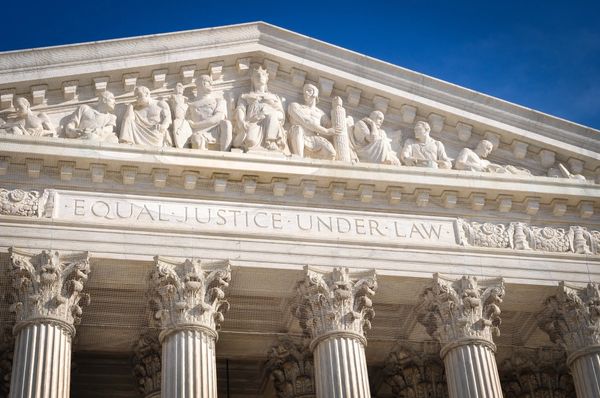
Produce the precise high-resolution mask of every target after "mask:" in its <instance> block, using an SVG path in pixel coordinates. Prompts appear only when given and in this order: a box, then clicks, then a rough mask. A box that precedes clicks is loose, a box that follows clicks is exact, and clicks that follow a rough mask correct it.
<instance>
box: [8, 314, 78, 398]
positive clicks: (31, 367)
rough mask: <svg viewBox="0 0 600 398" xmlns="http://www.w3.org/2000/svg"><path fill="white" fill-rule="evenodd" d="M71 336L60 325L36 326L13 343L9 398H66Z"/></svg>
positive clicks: (69, 374)
mask: <svg viewBox="0 0 600 398" xmlns="http://www.w3.org/2000/svg"><path fill="white" fill-rule="evenodd" d="M70 385H71V335H70V331H67V330H65V328H63V327H62V326H61V325H58V324H54V323H35V324H31V325H29V326H27V327H25V328H23V329H22V330H21V331H20V332H19V334H18V336H17V339H16V341H15V354H14V361H13V371H12V377H11V384H10V395H9V397H10V398H37V397H49V398H68V397H69V391H70Z"/></svg>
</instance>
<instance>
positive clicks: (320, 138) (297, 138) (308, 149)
mask: <svg viewBox="0 0 600 398" xmlns="http://www.w3.org/2000/svg"><path fill="white" fill-rule="evenodd" d="M302 94H303V96H304V104H299V103H298V102H292V103H291V104H290V106H289V107H288V113H289V115H290V123H291V124H292V127H291V129H290V149H291V151H292V153H293V154H295V155H298V156H300V157H304V156H307V157H311V158H317V159H329V160H334V159H335V158H336V152H335V148H334V146H333V144H332V143H331V142H330V141H329V140H328V139H327V138H325V137H333V136H334V135H335V134H336V131H335V129H334V128H332V127H331V120H330V119H329V117H328V116H327V114H326V113H325V112H323V111H322V110H321V109H319V108H317V102H318V100H319V89H318V88H317V87H316V86H314V85H313V84H310V83H307V84H305V85H304V87H303V89H302Z"/></svg>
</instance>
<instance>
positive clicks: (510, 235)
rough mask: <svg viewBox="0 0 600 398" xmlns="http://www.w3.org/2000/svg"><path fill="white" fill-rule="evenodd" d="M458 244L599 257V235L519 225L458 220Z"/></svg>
mask: <svg viewBox="0 0 600 398" xmlns="http://www.w3.org/2000/svg"><path fill="white" fill-rule="evenodd" d="M457 222H458V232H459V234H460V237H461V244H463V245H467V246H475V247H492V248H503V249H504V248H510V249H516V250H536V251H546V252H557V253H576V254H599V253H600V245H599V243H600V231H589V230H588V229H587V228H585V227H581V226H572V227H565V228H555V227H537V226H532V225H528V224H526V223H522V222H513V223H509V224H497V223H480V222H476V221H466V220H463V219H458V221H457Z"/></svg>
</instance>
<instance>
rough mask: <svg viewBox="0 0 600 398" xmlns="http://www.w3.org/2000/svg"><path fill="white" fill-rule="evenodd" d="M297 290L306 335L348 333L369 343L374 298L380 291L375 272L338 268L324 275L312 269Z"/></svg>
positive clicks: (307, 271)
mask: <svg viewBox="0 0 600 398" xmlns="http://www.w3.org/2000/svg"><path fill="white" fill-rule="evenodd" d="M305 271H306V276H305V278H304V280H303V281H302V282H300V283H299V284H298V287H297V302H296V307H295V315H296V316H297V317H298V319H299V320H300V326H301V327H302V330H303V331H304V333H306V334H307V335H309V336H310V337H311V338H312V339H319V338H320V337H322V336H324V335H327V334H329V333H335V332H346V333H349V334H353V335H356V336H358V337H360V338H361V339H362V340H363V342H366V340H365V337H364V334H365V331H367V330H369V329H370V328H371V319H373V317H374V316H375V311H373V301H372V299H373V296H374V295H375V290H376V289H377V279H376V277H375V272H374V271H371V272H369V273H356V274H353V273H350V271H349V270H348V269H347V268H334V269H333V271H332V272H329V273H324V272H320V271H316V270H312V269H309V268H306V269H305Z"/></svg>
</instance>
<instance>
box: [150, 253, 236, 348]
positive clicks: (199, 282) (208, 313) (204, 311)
mask: <svg viewBox="0 0 600 398" xmlns="http://www.w3.org/2000/svg"><path fill="white" fill-rule="evenodd" d="M155 263H156V264H155V265H156V268H155V270H154V271H153V272H152V273H151V274H150V280H149V284H150V291H149V295H150V306H151V309H152V311H153V315H154V318H155V319H156V320H157V321H158V322H159V325H160V327H161V328H162V329H164V330H165V331H166V332H167V333H168V332H170V331H173V330H177V329H178V328H185V327H189V326H193V327H196V326H199V327H201V328H203V329H205V330H207V331H209V332H210V333H212V334H213V335H215V336H216V331H217V330H218V329H219V327H220V324H221V322H223V320H224V319H225V318H224V316H223V313H225V312H227V310H228V309H229V303H228V302H227V300H225V291H224V289H225V288H227V287H228V286H229V281H230V280H231V270H230V268H229V263H227V262H225V263H223V262H219V263H206V264H205V263H204V262H202V260H199V259H186V260H185V261H183V262H173V261H170V260H167V259H165V258H161V257H156V258H155Z"/></svg>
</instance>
